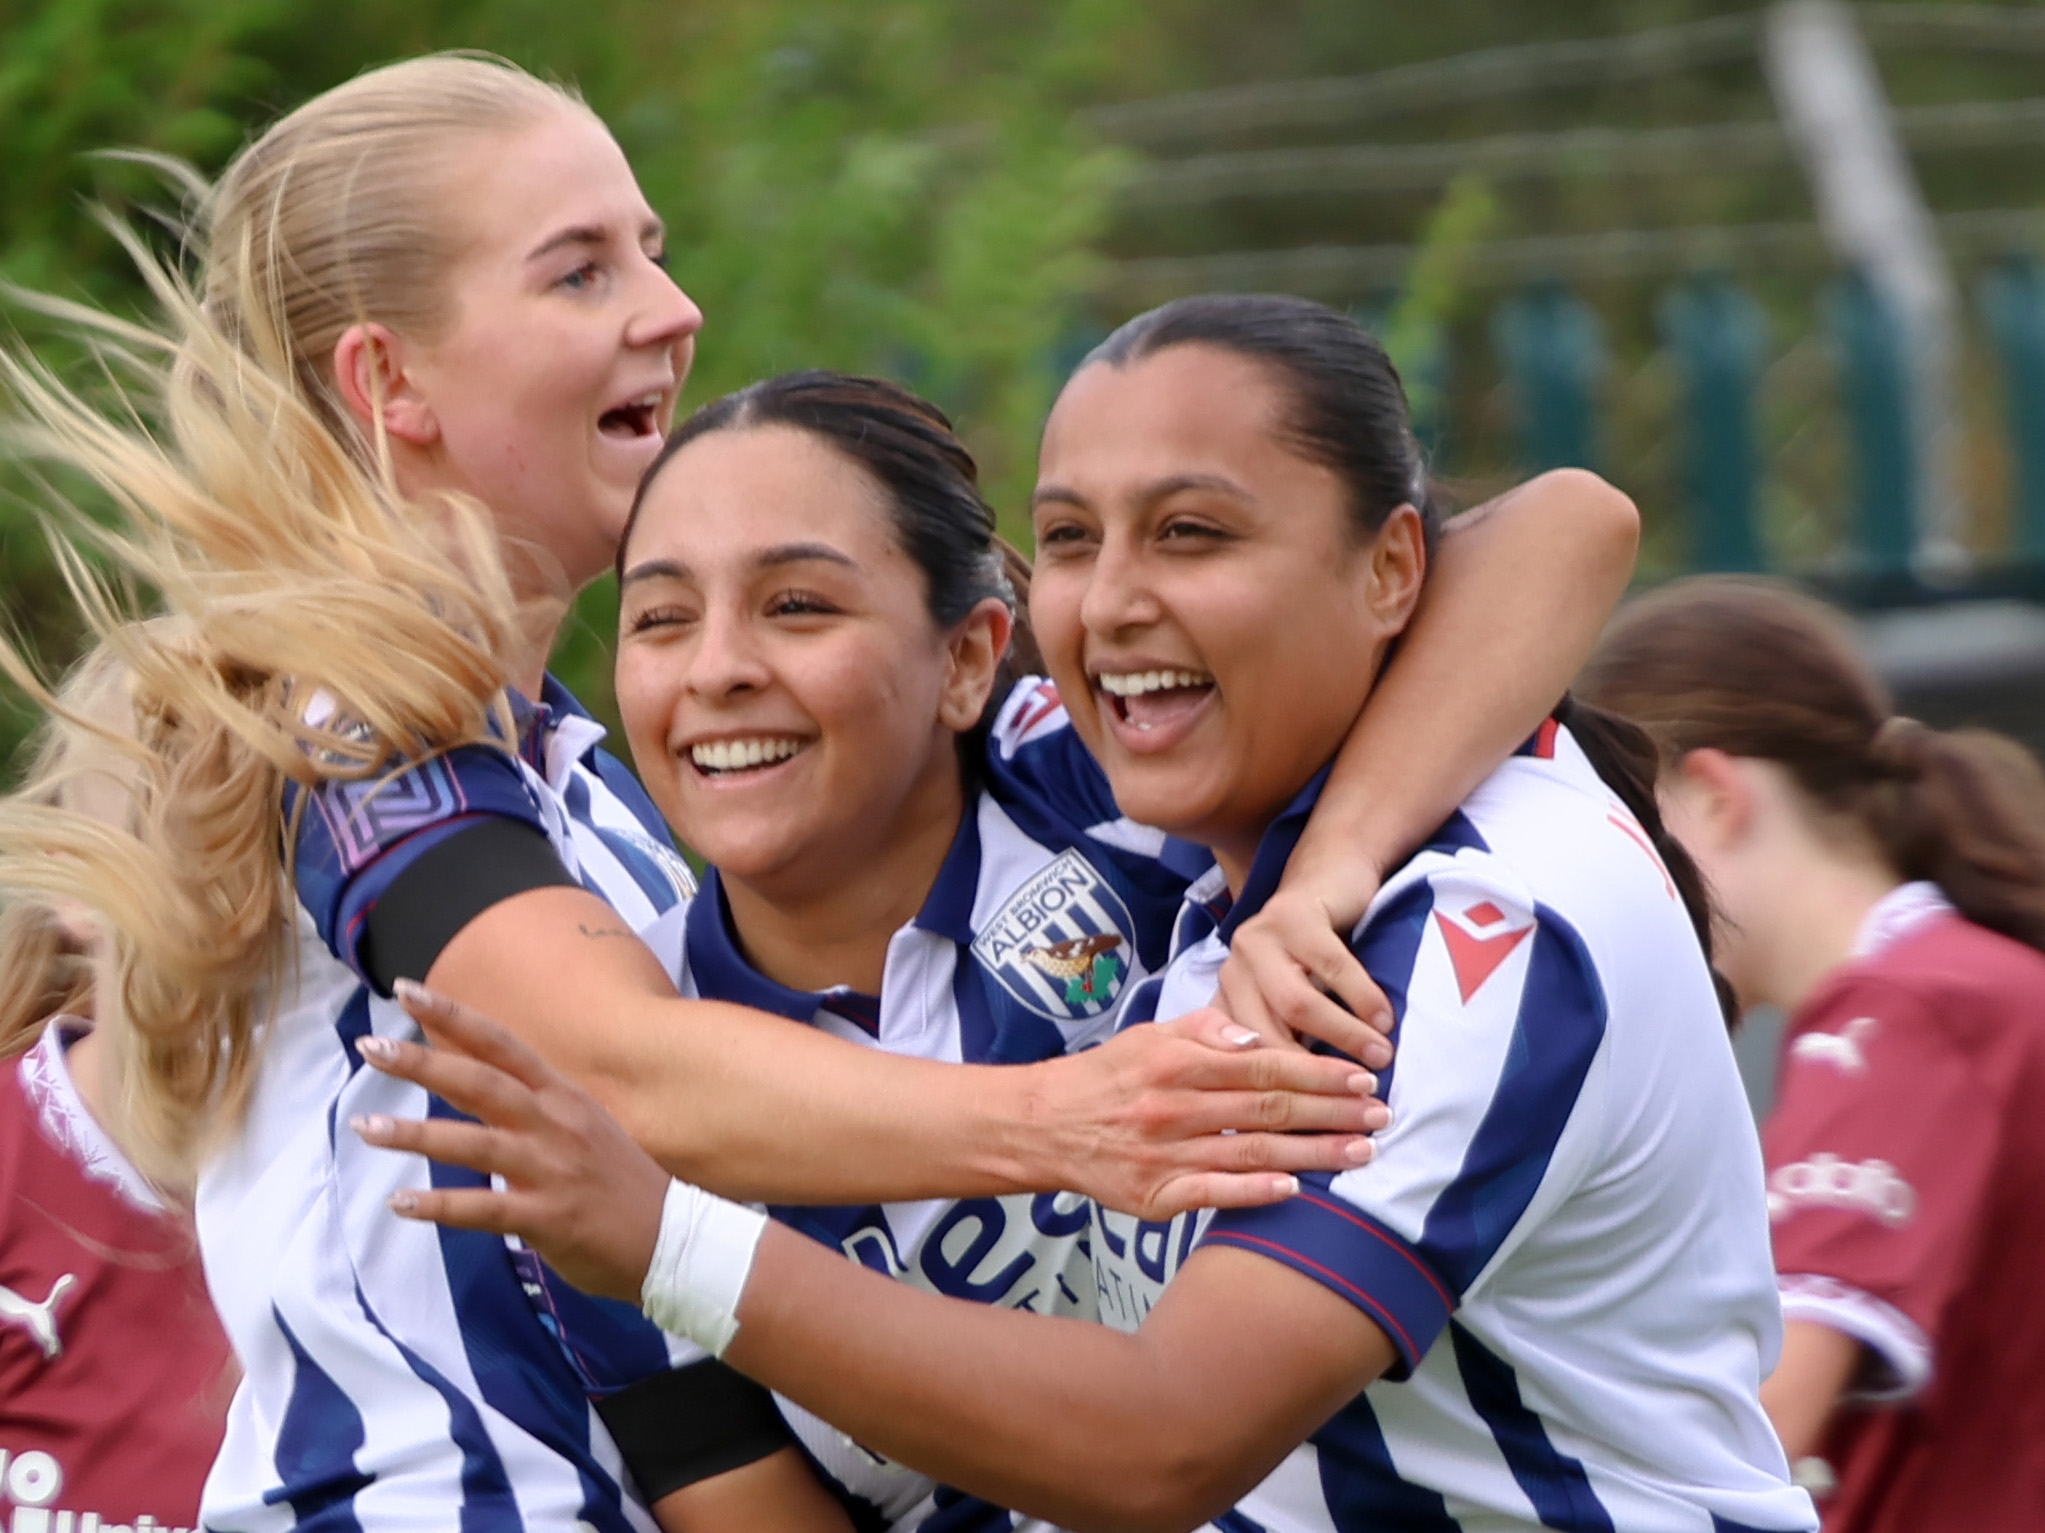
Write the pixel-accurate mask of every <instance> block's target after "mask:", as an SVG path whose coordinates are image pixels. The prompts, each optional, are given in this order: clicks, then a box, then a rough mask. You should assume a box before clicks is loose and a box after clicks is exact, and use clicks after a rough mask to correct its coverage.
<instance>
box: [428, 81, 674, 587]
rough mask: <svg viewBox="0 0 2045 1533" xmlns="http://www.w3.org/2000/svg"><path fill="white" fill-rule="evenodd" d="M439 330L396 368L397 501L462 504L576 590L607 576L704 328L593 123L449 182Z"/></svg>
mask: <svg viewBox="0 0 2045 1533" xmlns="http://www.w3.org/2000/svg"><path fill="white" fill-rule="evenodd" d="M445 184H446V185H447V187H448V189H449V190H448V194H447V195H448V201H449V216H450V217H451V218H452V219H454V220H455V221H456V222H457V225H458V235H459V239H458V248H459V249H460V251H461V254H460V256H459V258H458V261H457V264H456V267H455V269H454V271H453V272H452V274H451V275H450V278H449V291H450V293H451V294H452V297H453V316H452V319H451V321H450V323H449V325H448V327H447V329H446V330H445V331H444V332H443V333H441V334H438V335H436V336H434V337H432V338H430V339H429V340H427V341H425V342H415V343H414V344H412V345H411V346H410V347H409V348H408V350H407V351H406V353H405V359H404V371H405V386H406V388H407V390H408V391H410V392H409V397H408V398H407V399H406V400H405V401H404V402H403V403H404V405H405V407H407V408H409V409H411V410H412V411H413V412H414V415H413V416H412V417H410V418H412V419H416V421H417V423H418V426H417V431H418V435H419V437H420V438H421V440H419V441H418V442H416V443H415V444H414V447H413V450H412V451H411V452H410V453H408V454H407V457H406V460H405V462H406V466H407V467H408V470H409V472H408V475H407V477H408V478H409V479H410V480H411V481H412V483H411V484H408V486H407V487H408V488H413V487H416V486H418V485H420V484H422V483H424V484H430V485H431V486H432V487H435V488H452V489H458V490H462V491H465V492H466V493H468V494H471V495H474V496H475V497H477V498H478V499H479V500H481V501H482V502H483V504H484V505H486V506H488V507H489V508H490V510H491V511H492V512H493V513H494V514H495V516H496V518H497V522H498V525H499V527H500V528H501V529H502V530H503V531H504V532H505V534H506V535H507V536H508V537H510V538H512V539H516V540H521V541H523V542H525V543H528V544H531V545H534V546H536V547H537V548H538V549H539V550H541V551H542V552H543V553H544V554H545V555H546V556H548V557H549V558H550V559H551V560H552V561H554V562H556V563H558V565H559V567H560V569H561V571H562V572H563V573H565V574H566V576H567V578H568V580H569V582H570V583H571V584H573V585H576V586H580V585H583V584H585V583H587V582H588V581H589V580H591V579H592V578H594V577H595V576H596V575H598V574H600V573H601V572H602V571H603V570H605V569H606V568H608V567H609V565H610V563H611V557H612V554H613V552H614V551H615V549H616V547H617V541H618V537H619V534H620V533H621V532H622V531H623V529H624V525H625V517H626V514H627V512H628V511H629V510H630V508H631V504H632V495H633V491H634V489H635V488H636V486H637V484H638V481H639V476H640V475H641V474H643V473H644V472H645V470H646V468H647V466H648V464H650V463H651V462H652V461H653V458H654V456H655V454H657V453H658V452H659V450H660V441H661V437H662V435H663V434H664V433H665V431H666V430H667V427H668V424H669V422H670V420H671V419H672V417H673V413H674V403H675V399H676V396H677V395H678V393H679V392H680V389H681V384H682V380H683V378H684V377H685V376H686V375H687V373H688V370H689V362H690V358H691V356H692V354H693V350H694V345H695V335H696V331H697V330H698V329H699V328H700V327H701V325H702V318H703V317H702V314H701V312H700V311H699V310H698V309H697V308H696V306H695V304H693V303H692V302H690V300H689V298H688V297H687V296H686V295H685V294H684V293H683V292H682V291H681V289H680V288H678V287H676V286H675V283H674V281H673V279H672V278H670V277H669V276H668V274H667V272H666V270H665V268H664V264H663V263H664V250H665V235H664V233H663V231H662V229H661V225H660V221H659V220H658V219H657V218H656V217H655V216H654V214H653V210H652V209H651V208H650V207H648V206H647V203H646V199H645V197H644V196H642V195H641V194H640V191H639V186H638V183H637V182H636V181H634V179H633V177H632V171H631V168H630V167H629V166H628V165H627V164H626V163H625V156H624V154H623V153H622V152H621V151H620V150H619V148H618V146H617V143H616V142H615V141H614V140H613V139H612V138H611V136H610V134H609V133H608V132H606V131H605V129H604V127H603V124H601V123H600V122H598V121H597V120H596V119H595V118H594V117H593V116H591V115H590V114H589V113H587V112H584V111H580V110H578V109H575V108H573V107H570V106H566V105H563V106H562V107H560V108H558V109H551V110H548V111H546V112H545V113H544V114H543V115H542V116H541V117H539V118H538V119H537V120H535V121H533V122H532V123H530V124H528V125H526V126H524V127H522V128H519V129H516V130H514V131H511V132H509V133H498V134H490V135H487V136H483V137H479V138H477V139H476V140H475V141H474V142H472V143H469V144H466V145H464V146H463V147H462V148H461V149H460V150H459V151H457V152H456V153H455V154H454V155H452V156H451V157H450V163H449V166H448V168H447V171H446V182H445Z"/></svg>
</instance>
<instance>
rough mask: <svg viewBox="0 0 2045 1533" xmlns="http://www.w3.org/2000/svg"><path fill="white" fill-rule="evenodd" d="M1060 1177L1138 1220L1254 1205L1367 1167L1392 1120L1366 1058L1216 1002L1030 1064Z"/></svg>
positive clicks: (1042, 1125)
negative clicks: (1333, 1051) (1255, 1028)
mask: <svg viewBox="0 0 2045 1533" xmlns="http://www.w3.org/2000/svg"><path fill="white" fill-rule="evenodd" d="M1022 1068H1023V1069H1026V1070H1028V1071H1029V1072H1031V1074H1032V1076H1033V1077H1034V1078H1035V1079H1036V1081H1037V1082H1039V1086H1038V1091H1037V1095H1036V1109H1037V1110H1036V1114H1035V1116H1036V1120H1037V1124H1038V1129H1039V1132H1040V1133H1041V1134H1042V1135H1043V1137H1044V1140H1045V1144H1044V1146H1043V1147H1044V1149H1045V1153H1046V1154H1047V1155H1048V1156H1049V1157H1050V1162H1051V1164H1052V1165H1054V1166H1055V1167H1056V1168H1057V1170H1056V1173H1055V1174H1054V1176H1053V1178H1052V1179H1053V1181H1055V1182H1056V1183H1057V1184H1059V1185H1062V1186H1066V1187H1070V1188H1072V1189H1073V1190H1074V1191H1077V1192H1084V1193H1086V1194H1087V1195H1088V1196H1090V1197H1092V1198H1094V1199H1096V1200H1098V1201H1099V1202H1101V1203H1105V1204H1106V1205H1107V1206H1108V1207H1110V1208H1113V1209H1117V1210H1119V1211H1121V1212H1123V1213H1127V1214H1134V1215H1136V1216H1137V1217H1138V1218H1142V1219H1150V1220H1159V1219H1168V1218H1170V1217H1171V1216H1172V1215H1174V1214H1178V1213H1183V1212H1184V1211H1185V1210H1187V1209H1189V1208H1209V1207H1212V1208H1246V1207H1252V1206H1255V1205H1257V1204H1261V1203H1276V1202H1280V1201H1282V1200H1283V1199H1285V1198H1289V1197H1291V1196H1292V1195H1293V1194H1294V1193H1295V1192H1297V1191H1298V1190H1299V1181H1298V1178H1297V1177H1296V1176H1294V1175H1293V1174H1292V1173H1294V1172H1298V1171H1347V1170H1350V1169H1352V1168H1353V1167H1356V1166H1361V1165H1364V1164H1366V1163H1367V1162H1368V1161H1369V1160H1370V1157H1371V1153H1372V1149H1373V1146H1372V1144H1371V1142H1370V1140H1369V1139H1368V1138H1366V1137H1365V1136H1366V1135H1368V1134H1372V1133H1375V1132H1376V1131H1377V1130H1379V1129H1381V1128H1383V1127H1384V1126H1385V1125H1386V1124H1388V1123H1389V1122H1391V1112H1390V1110H1389V1109H1388V1108H1387V1107H1386V1106H1385V1104H1384V1103H1383V1102H1380V1101H1378V1100H1377V1099H1376V1098H1375V1097H1374V1096H1373V1095H1372V1093H1373V1092H1375V1091H1376V1090H1377V1077H1376V1076H1374V1075H1372V1074H1371V1073H1370V1072H1369V1071H1368V1070H1364V1069H1361V1068H1359V1067H1358V1066H1357V1065H1356V1063H1355V1062H1354V1061H1353V1060H1349V1059H1344V1058H1341V1057H1339V1056H1334V1055H1324V1054H1308V1053H1306V1052H1305V1051H1303V1050H1300V1049H1278V1048H1271V1047H1269V1046H1267V1045H1265V1043H1264V1041H1263V1040H1262V1039H1261V1038H1260V1037H1259V1036H1258V1035H1257V1034H1256V1033H1253V1032H1251V1031H1250V1030H1249V1029H1248V1028H1245V1027H1242V1026H1240V1025H1239V1024H1237V1023H1235V1022H1233V1021H1231V1020H1230V1019H1229V1018H1228V1017H1227V1016H1225V1015H1223V1014H1222V1013H1221V1012H1219V1011H1216V1010H1214V1009H1213V1008H1211V1007H1203V1008H1201V1009H1200V1010H1198V1011H1193V1012H1188V1013H1187V1014H1186V1015H1185V1016H1183V1017H1179V1018H1176V1019H1174V1020H1173V1021H1171V1022H1163V1023H1157V1024H1154V1025H1150V1026H1142V1027H1132V1028H1128V1029H1126V1030H1125V1031H1123V1032H1120V1033H1117V1034H1116V1035H1115V1036H1114V1037H1113V1038H1111V1039H1109V1040H1108V1041H1107V1042H1106V1043H1104V1044H1102V1045H1101V1046H1100V1047H1099V1048H1097V1049H1088V1050H1086V1051H1085V1052H1083V1053H1079V1054H1071V1055H1067V1056H1065V1057H1064V1058H1062V1059H1053V1060H1047V1061H1046V1062H1044V1063H1043V1064H1039V1065H1029V1066H1024V1067H1022Z"/></svg>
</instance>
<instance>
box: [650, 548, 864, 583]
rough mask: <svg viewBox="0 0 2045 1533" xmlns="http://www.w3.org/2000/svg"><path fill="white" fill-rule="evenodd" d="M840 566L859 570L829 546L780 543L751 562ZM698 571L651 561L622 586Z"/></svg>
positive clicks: (765, 565)
mask: <svg viewBox="0 0 2045 1533" xmlns="http://www.w3.org/2000/svg"><path fill="white" fill-rule="evenodd" d="M812 562H814V563H821V564H837V565H842V566H843V567H844V568H846V569H848V570H856V569H858V568H859V565H858V564H857V562H855V561H854V560H853V559H851V558H850V557H849V556H847V555H845V554H843V553H840V552H839V551H838V550H837V549H835V548H833V547H832V546H831V545H830V544H828V543H777V544H775V545H774V546H773V547H772V548H763V549H761V550H760V552H759V553H757V554H755V555H754V556H753V559H752V567H753V568H754V569H755V570H769V569H778V568H780V567H781V566H782V565H784V564H808V563H812ZM695 573H696V572H695V571H694V570H693V569H691V568H690V567H689V566H688V565H686V564H684V563H682V561H681V560H679V559H648V560H645V561H644V562H643V563H640V564H635V565H633V566H632V567H631V568H630V569H628V570H626V571H625V575H624V578H623V579H622V580H621V581H620V582H619V584H620V585H621V586H628V585H632V584H635V583H636V582H638V581H641V580H689V579H693V578H694V576H695Z"/></svg>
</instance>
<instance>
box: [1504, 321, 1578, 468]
mask: <svg viewBox="0 0 2045 1533" xmlns="http://www.w3.org/2000/svg"><path fill="white" fill-rule="evenodd" d="M1491 334H1492V340H1493V342H1494V344H1495V345H1496V346H1497V347H1498V354H1499V360H1500V361H1501V362H1502V363H1503V364H1504V368H1505V375H1506V378H1507V380H1508V383H1509V386H1510V388H1511V390H1512V395H1513V406H1514V411H1513V413H1514V418H1515V422H1516V424H1517V426H1518V430H1519V443H1520V458H1521V461H1522V463H1523V465H1524V466H1525V467H1527V468H1529V469H1535V470H1542V469H1551V468H1589V469H1595V468H1596V467H1598V464H1599V453H1598V445H1597V421H1598V383H1599V380H1600V379H1601V378H1602V376H1603V374H1604V370H1605V343H1604V332H1603V330H1602V328H1601V327H1600V326H1599V324H1598V317H1597V315H1595V314H1594V313H1592V312H1591V310H1590V308H1589V307H1588V306H1587V305H1586V304H1584V303H1583V301H1582V300H1580V299H1579V298H1577V297H1576V296H1575V295H1574V294H1573V293H1571V292H1569V290H1568V289H1566V288H1564V287H1561V286H1559V285H1554V284H1548V285H1543V286H1541V287H1536V288H1533V289H1531V290H1530V291H1528V292H1525V293H1522V294H1520V295H1518V296H1517V297H1514V298H1511V299H1508V300H1507V301H1506V303H1505V305H1504V306H1503V307H1502V308H1500V309H1499V311H1498V313H1497V315H1496V317H1495V318H1494V319H1493V321H1492V327H1491Z"/></svg>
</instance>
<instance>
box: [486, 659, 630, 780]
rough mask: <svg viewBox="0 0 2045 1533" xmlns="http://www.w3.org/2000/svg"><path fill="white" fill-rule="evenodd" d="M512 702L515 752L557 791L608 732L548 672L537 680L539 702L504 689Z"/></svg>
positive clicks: (510, 688)
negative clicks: (574, 768)
mask: <svg viewBox="0 0 2045 1533" xmlns="http://www.w3.org/2000/svg"><path fill="white" fill-rule="evenodd" d="M504 690H505V696H506V697H507V698H508V699H509V700H510V702H511V720H512V723H513V724H514V725H515V726H516V727H517V730H518V753H519V755H520V756H522V757H523V758H524V759H525V762H526V764H527V765H528V766H530V767H532V768H533V770H534V771H536V772H538V773H540V775H541V776H543V777H545V778H546V780H547V783H548V786H550V787H553V788H556V789H558V788H560V787H562V786H563V784H564V783H565V782H566V780H567V777H568V774H569V772H570V771H571V770H572V769H573V767H574V765H575V763H576V762H578V761H580V760H582V758H583V757H585V756H587V755H588V754H589V753H590V752H591V751H593V750H595V749H596V747H597V745H598V744H599V743H600V742H601V741H602V740H603V738H604V736H605V735H606V734H608V733H609V731H608V730H607V729H605V728H604V726H603V725H601V724H599V723H598V722H597V721H596V720H595V719H593V718H591V717H590V716H589V712H588V710H587V709H585V708H584V707H583V706H582V704H581V703H579V702H577V701H576V700H575V694H574V693H572V692H570V691H569V690H568V689H567V688H566V687H564V686H563V685H561V682H560V680H559V679H558V678H557V677H556V676H554V675H553V673H552V672H548V673H547V674H546V675H544V676H543V677H542V678H541V680H540V699H539V701H538V702H534V701H533V700H532V699H530V698H528V697H527V696H526V695H525V694H524V693H522V692H520V691H519V690H518V688H516V687H506V688H505V689H504Z"/></svg>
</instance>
